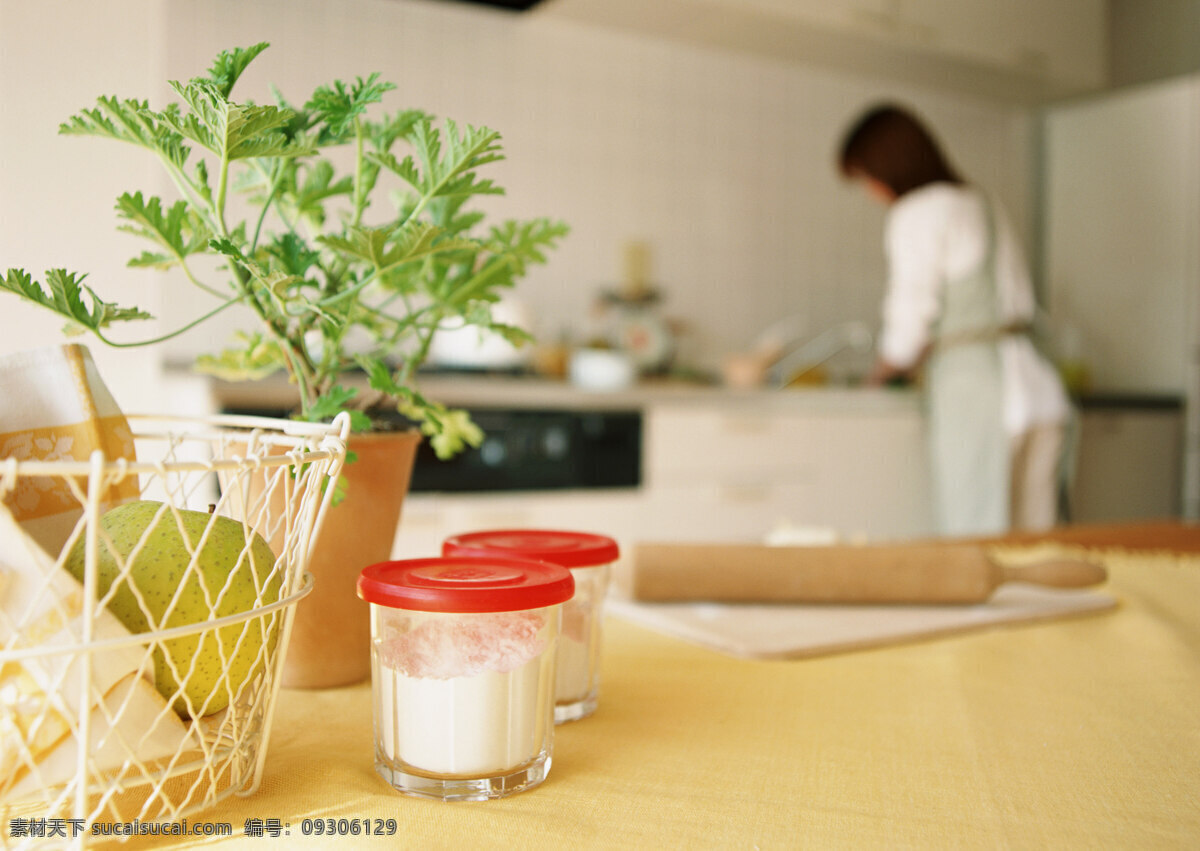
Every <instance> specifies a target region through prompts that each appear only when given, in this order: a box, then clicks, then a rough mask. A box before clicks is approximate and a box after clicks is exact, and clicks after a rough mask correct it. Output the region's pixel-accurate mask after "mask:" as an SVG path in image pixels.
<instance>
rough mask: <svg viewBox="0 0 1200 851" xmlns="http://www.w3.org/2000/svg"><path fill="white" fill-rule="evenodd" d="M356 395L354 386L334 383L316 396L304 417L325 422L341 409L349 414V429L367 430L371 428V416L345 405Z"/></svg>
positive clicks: (356, 391)
mask: <svg viewBox="0 0 1200 851" xmlns="http://www.w3.org/2000/svg"><path fill="white" fill-rule="evenodd" d="M357 395H358V390H357V389H356V388H354V387H343V386H342V385H340V384H335V385H334V386H333V387H332V388H330V389H329V390H328V391H327V392H326V393H324V394H322V395H321V396H320V397H318V398H317V401H316V402H314V403H313V404H312V406H311V407H310V408H309V409H308V410H307V411H306V412H305V418H306V419H307V420H309V421H310V422H327V421H329V420H332V419H333V418H334V417H336V416H337V415H338V414H340V413H341V412H342V411H347V412H348V413H349V414H350V428H351V430H352V431H367V430H368V429H370V428H371V418H370V417H368V416H367V415H366V414H365V413H363V412H362V411H359V410H354V409H351V408H347V407H346V406H347V405H348V404H349V403H350V401H351V400H352V399H354V397H355V396H357Z"/></svg>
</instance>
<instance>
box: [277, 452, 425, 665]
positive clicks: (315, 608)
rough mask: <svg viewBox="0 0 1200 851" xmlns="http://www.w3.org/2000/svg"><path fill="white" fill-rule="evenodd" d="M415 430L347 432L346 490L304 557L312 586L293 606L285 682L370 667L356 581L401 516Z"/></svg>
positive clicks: (388, 542)
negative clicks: (350, 455) (351, 460)
mask: <svg viewBox="0 0 1200 851" xmlns="http://www.w3.org/2000/svg"><path fill="white" fill-rule="evenodd" d="M420 441H421V435H420V433H419V432H417V431H415V430H414V431H405V432H392V433H380V434H358V435H351V437H350V440H349V441H348V448H349V451H350V452H352V453H354V454H355V455H357V460H355V461H354V463H347V464H346V465H345V467H343V468H342V475H343V476H344V477H345V478H346V480H347V490H346V497H345V499H343V500H342V501H341V502H339V503H338V504H337V505H335V506H331V508H330V510H329V513H328V514H327V515H326V517H325V522H324V525H323V526H322V527H321V533H320V536H319V537H318V538H317V543H316V547H315V549H314V550H313V553H312V556H311V559H310V561H309V566H308V569H309V572H310V573H312V575H313V580H314V584H313V590H312V593H311V594H309V595H308V596H307V597H306V598H305V599H303V600H301V601H300V603H299V604H298V606H297V608H296V614H295V620H294V622H293V624H292V633H291V640H290V642H289V644H288V651H287V657H286V658H285V659H284V664H283V685H284V686H285V687H287V688H332V687H334V686H343V685H350V684H352V683H357V682H361V681H362V680H365V679H366V678H367V677H369V676H370V674H371V652H370V642H371V628H370V622H369V619H368V617H369V608H368V606H367V604H366V603H364V602H363V601H362V600H360V599H359V598H358V595H357V593H356V590H355V584H356V582H357V580H358V575H359V573H360V572H361V571H362V569H363V568H364V567H366V566H367V565H369V564H375V563H376V562H380V561H386V560H388V559H389V558H390V557H391V554H392V542H393V540H394V539H395V537H396V528H397V526H398V525H399V523H400V509H401V506H402V505H403V502H404V495H405V493H407V491H408V482H409V478H410V477H411V475H412V466H413V459H414V457H415V455H416V451H417V445H418V444H419V443H420Z"/></svg>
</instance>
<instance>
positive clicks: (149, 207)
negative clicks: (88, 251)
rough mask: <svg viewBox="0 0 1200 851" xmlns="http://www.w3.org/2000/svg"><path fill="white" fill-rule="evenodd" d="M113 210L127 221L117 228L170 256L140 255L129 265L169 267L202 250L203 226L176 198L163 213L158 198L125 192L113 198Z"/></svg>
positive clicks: (206, 233)
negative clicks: (153, 243)
mask: <svg viewBox="0 0 1200 851" xmlns="http://www.w3.org/2000/svg"><path fill="white" fill-rule="evenodd" d="M116 209H117V215H118V217H119V218H121V219H123V220H125V221H126V222H129V224H126V225H119V226H118V230H122V231H125V232H127V233H133V234H137V235H138V236H141V237H144V238H145V239H149V240H151V241H153V242H157V243H158V244H159V245H161V246H162V247H163V248H165V249H167V252H168V254H169V255H170V256H169V257H165V256H163V255H151V254H143V255H142V256H141V257H139V258H137V259H136V260H134V261H131V262H130V265H135V266H146V265H153V266H159V267H164V268H165V267H167V266H171V265H173V264H174V263H176V262H179V261H182V260H183V259H184V258H185V257H187V256H188V255H190V254H195V253H196V252H198V251H201V250H203V249H204V248H205V247H206V245H207V243H208V240H209V238H210V233H209V231H208V228H207V226H205V224H204V222H203V221H202V220H201V219H200V217H199V216H197V215H196V214H195V213H194V212H193V211H192V210H191V208H190V207H188V205H187V203H186V202H185V201H176V202H175V203H174V204H172V205H171V207H170V208H169V209H167V210H166V211H165V212H164V210H163V208H162V201H161V200H160V199H158V198H156V197H151V198H149V199H143V198H142V193H141V192H135V193H133V194H132V195H131V194H129V193H128V192H126V193H124V194H123V195H121V197H120V198H118V199H117V205H116ZM172 258H174V259H172Z"/></svg>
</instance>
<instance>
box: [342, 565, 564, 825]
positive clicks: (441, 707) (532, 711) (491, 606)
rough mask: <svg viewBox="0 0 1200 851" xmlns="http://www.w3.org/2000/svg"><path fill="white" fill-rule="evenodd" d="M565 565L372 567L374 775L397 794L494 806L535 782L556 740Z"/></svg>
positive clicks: (364, 585) (365, 577) (363, 592)
mask: <svg viewBox="0 0 1200 851" xmlns="http://www.w3.org/2000/svg"><path fill="white" fill-rule="evenodd" d="M574 589H575V581H574V578H573V576H572V575H571V572H570V571H569V570H567V569H566V568H564V567H562V566H560V565H556V564H551V563H548V562H541V561H534V560H531V559H517V558H498V557H484V558H463V557H457V558H454V557H451V558H429V559H409V560H405V561H389V562H383V563H380V564H375V565H371V566H370V567H367V568H365V569H364V570H363V571H362V574H361V575H360V576H359V579H358V596H360V597H361V598H362V599H364V600H366V601H367V602H368V603H370V604H371V683H372V692H373V700H374V716H375V764H376V770H377V771H378V772H379V774H380V775H382V776H383V778H384V779H385V780H387V781H388V782H389V783H390V784H391V785H392V786H393V787H395V788H396V789H397V790H399V791H400V792H403V793H405V794H409V795H416V796H420V797H427V798H437V799H440V800H446V801H476V800H486V799H489V798H500V797H504V796H506V795H510V794H513V793H515V792H520V791H522V790H525V789H529V788H531V787H533V786H536V785H537V784H539V783H541V782H542V780H543V779H545V777H546V774H547V773H548V772H549V770H550V764H551V755H552V751H553V741H554V737H553V734H554V675H555V670H554V658H555V648H556V644H557V641H558V635H559V629H560V624H561V611H562V607H563V604H565V603H566V602H567V601H568V600H570V599H571V597H572V595H573V593H574Z"/></svg>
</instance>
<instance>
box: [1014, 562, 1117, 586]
mask: <svg viewBox="0 0 1200 851" xmlns="http://www.w3.org/2000/svg"><path fill="white" fill-rule="evenodd" d="M1000 576H1001V581H1003V582H1033V583H1035V584H1037V585H1049V586H1052V587H1054V588H1085V587H1087V586H1088V585H1099V584H1100V583H1101V582H1103V581H1104V580H1106V579H1107V578H1108V571H1106V570H1105V569H1104V567H1103V566H1102V565H1099V564H1096V563H1095V562H1090V561H1083V560H1082V559H1047V560H1046V561H1038V562H1032V563H1030V564H1006V565H1001V566H1000Z"/></svg>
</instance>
